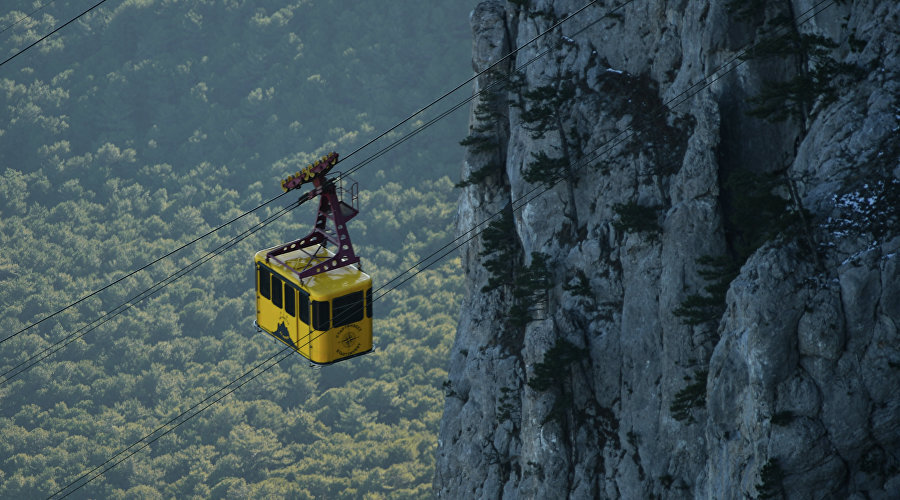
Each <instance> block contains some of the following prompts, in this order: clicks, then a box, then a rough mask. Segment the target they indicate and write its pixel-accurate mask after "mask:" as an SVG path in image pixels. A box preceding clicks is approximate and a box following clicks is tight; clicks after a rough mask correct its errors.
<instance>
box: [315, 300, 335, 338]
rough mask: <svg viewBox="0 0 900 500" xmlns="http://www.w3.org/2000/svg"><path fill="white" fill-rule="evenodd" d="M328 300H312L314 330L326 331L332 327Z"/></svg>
mask: <svg viewBox="0 0 900 500" xmlns="http://www.w3.org/2000/svg"><path fill="white" fill-rule="evenodd" d="M329 305H330V304H329V303H328V301H325V302H319V301H318V300H314V301H312V320H313V322H312V325H313V329H314V330H319V331H325V330H328V329H330V328H331V310H330V308H329V307H328V306H329Z"/></svg>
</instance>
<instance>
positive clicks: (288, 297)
mask: <svg viewBox="0 0 900 500" xmlns="http://www.w3.org/2000/svg"><path fill="white" fill-rule="evenodd" d="M284 312H286V313H288V314H290V315H291V316H295V315H296V311H294V289H293V288H291V287H290V286H289V285H288V284H287V283H285V284H284Z"/></svg>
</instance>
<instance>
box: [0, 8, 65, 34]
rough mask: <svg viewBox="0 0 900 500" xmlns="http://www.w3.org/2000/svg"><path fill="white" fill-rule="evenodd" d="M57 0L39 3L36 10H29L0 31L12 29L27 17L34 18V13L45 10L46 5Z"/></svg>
mask: <svg viewBox="0 0 900 500" xmlns="http://www.w3.org/2000/svg"><path fill="white" fill-rule="evenodd" d="M55 1H56V0H50V1H49V2H45V3H42V4H40V5H38V6H37V7H36V8H35V9H34V10H32V11H31V12H29V13H28V14H25V15H24V16H22V17H20V18H18V19H16V20H15V21H13V23H12V24H10V25H9V26H7V27H5V28H3V29H2V30H0V33H4V32H5V31H6V30H8V29H10V28H12V27H14V26H16V25H17V24H19V23H21V22H22V21H24V20H26V19H28V18H32V19H34V15H35V14H37V13H38V12H40V11H41V10H43V8H44V7H46V6H48V5H50V4H52V3H53V2H55Z"/></svg>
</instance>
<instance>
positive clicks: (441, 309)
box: [0, 0, 475, 498]
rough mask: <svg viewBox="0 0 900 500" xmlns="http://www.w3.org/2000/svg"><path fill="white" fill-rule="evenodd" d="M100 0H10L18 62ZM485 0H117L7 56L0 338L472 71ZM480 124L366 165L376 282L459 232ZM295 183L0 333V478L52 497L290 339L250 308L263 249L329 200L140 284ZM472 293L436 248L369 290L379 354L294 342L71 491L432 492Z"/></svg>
mask: <svg viewBox="0 0 900 500" xmlns="http://www.w3.org/2000/svg"><path fill="white" fill-rule="evenodd" d="M93 3H94V2H85V1H74V0H72V1H68V2H65V1H61V0H60V1H57V2H55V3H54V4H52V5H49V6H47V7H45V8H43V9H41V10H40V11H39V12H38V13H36V14H35V15H34V18H33V19H32V18H25V19H23V20H21V21H20V22H18V23H17V21H19V20H20V19H22V18H23V16H25V15H26V14H27V13H29V12H31V11H32V10H33V9H34V8H35V7H36V6H37V5H38V4H37V3H32V2H26V1H17V2H14V5H10V4H9V3H5V4H4V7H3V10H2V11H0V29H3V28H7V27H9V26H11V27H10V28H9V29H6V30H4V31H2V32H0V59H6V58H7V57H9V56H10V55H12V54H14V53H16V51H17V50H19V49H21V48H22V47H24V46H26V45H28V44H29V43H31V42H32V41H34V40H36V39H37V38H38V37H39V36H42V35H43V34H45V33H47V32H49V31H51V30H52V29H53V28H55V27H56V26H58V25H59V24H61V23H63V22H65V21H67V20H69V19H70V18H71V17H74V16H75V15H77V14H78V13H79V12H81V11H82V10H84V9H85V8H87V7H89V6H90V5H92V4H93ZM474 3H475V2H474V1H471V0H451V1H445V2H416V1H412V0H401V1H391V2H361V3H353V4H352V7H350V6H348V4H347V3H346V2H337V1H310V0H284V1H278V2H262V3H260V2H251V1H243V0H195V1H178V0H125V1H118V0H113V1H111V2H107V3H106V4H104V6H102V7H101V8H98V9H96V10H94V11H92V12H91V13H90V14H88V15H86V16H85V17H83V18H82V19H81V20H79V21H78V22H76V23H73V24H72V25H70V26H68V27H67V28H66V29H64V30H62V31H60V32H59V33H58V34H57V35H55V36H54V37H52V38H50V39H49V40H47V41H45V42H44V43H42V44H40V45H38V46H36V47H34V48H33V49H31V50H29V51H28V52H26V53H24V54H23V55H22V56H21V57H17V58H16V59H14V60H13V61H11V62H10V63H8V64H6V65H3V66H0V249H2V252H0V339H6V338H8V337H10V336H11V335H13V334H14V333H16V332H18V331H20V330H22V329H23V328H25V327H27V326H28V325H30V324H32V323H34V322H35V321H38V320H41V319H42V318H44V317H46V316H47V315H48V314H50V313H52V312H54V311H56V310H58V309H60V308H62V307H64V306H66V305H68V304H70V303H72V302H74V301H76V300H77V299H79V298H80V297H82V296H84V295H86V294H89V293H91V292H92V291H94V290H97V289H99V288H101V287H103V286H104V285H106V284H108V283H110V282H112V281H114V280H116V279H118V278H120V277H122V276H124V275H126V274H128V273H129V272H131V271H133V270H134V269H137V268H139V267H141V266H143V265H144V264H145V263H147V262H150V261H152V260H154V259H156V258H158V257H160V256H162V255H165V254H166V253H168V252H169V251H171V250H172V249H175V248H177V247H179V246H180V245H182V244H183V243H185V242H188V241H191V240H193V239H194V238H196V237H197V236H200V235H201V234H203V233H205V232H207V231H209V230H210V229H212V228H215V227H217V226H219V225H220V224H222V223H224V222H227V221H229V220H231V219H233V218H235V217H237V216H239V215H241V214H242V213H243V212H245V211H247V210H250V209H253V208H254V207H256V206H258V205H260V204H261V203H263V202H264V201H266V200H269V199H271V198H273V197H274V196H276V195H278V194H279V193H280V192H281V191H280V188H279V179H281V178H282V177H283V176H285V175H286V174H288V173H291V172H294V171H296V170H299V169H300V167H301V166H302V165H304V164H306V163H307V162H309V161H310V160H312V159H314V158H317V157H318V156H320V155H322V154H323V153H325V152H328V151H332V150H334V151H338V152H339V153H341V154H342V155H346V154H347V153H348V152H350V151H353V150H355V149H356V148H357V147H359V146H361V145H363V144H365V143H366V141H368V140H369V139H371V138H374V137H375V136H377V135H378V134H379V133H381V132H382V131H384V130H386V129H388V128H390V127H391V126H393V125H394V124H396V123H397V122H398V121H400V120H401V119H403V118H405V117H406V116H407V115H409V114H410V113H412V112H413V111H415V110H416V109H418V108H419V107H421V106H422V105H424V104H427V103H428V102H430V101H431V100H432V99H433V98H435V97H436V96H439V95H441V94H442V93H443V92H444V91H446V90H448V89H449V88H450V87H452V85H454V84H455V83H458V82H461V81H462V80H463V79H465V78H467V77H468V76H469V75H470V74H471V67H470V63H469V59H470V57H469V53H470V46H471V41H470V40H471V38H470V32H469V28H468V24H467V19H468V12H469V10H470V9H471V7H472V6H473V5H474ZM463 98H464V96H462V95H460V96H454V98H453V99H451V101H452V102H458V101H460V100H461V99H463ZM436 114H437V113H436V112H429V113H426V114H425V115H424V116H422V117H419V118H417V119H416V120H414V121H413V122H411V123H408V124H405V125H403V126H401V127H400V128H399V129H398V130H397V131H395V132H393V133H392V134H390V135H389V136H388V137H386V138H385V140H384V141H381V142H379V143H376V145H375V146H374V147H371V148H368V149H366V150H363V151H362V152H360V153H357V154H356V155H355V156H354V157H353V158H352V159H350V160H348V161H347V162H345V163H341V164H339V166H338V170H345V169H348V168H349V167H352V166H354V165H356V164H358V163H359V162H360V161H362V160H363V159H365V158H367V157H368V156H369V154H371V153H374V152H375V151H376V148H380V147H383V146H386V145H388V144H389V143H390V142H391V141H396V140H398V139H400V138H402V137H403V136H404V135H405V134H407V133H409V132H410V131H412V130H413V129H414V128H415V127H417V126H419V125H421V123H423V122H424V121H427V120H428V119H429V118H431V117H433V116H435V115H436ZM465 120H466V116H465V113H464V111H461V112H459V113H456V114H453V115H451V116H450V117H449V118H447V119H445V120H442V121H441V122H439V123H438V125H436V126H434V127H430V128H428V129H427V130H425V131H424V132H423V133H422V134H419V135H418V136H416V137H415V138H414V139H412V140H410V141H408V142H406V143H404V144H402V145H400V146H399V147H397V148H396V149H394V150H392V151H391V152H389V153H388V154H386V155H384V156H382V157H380V158H379V159H377V160H376V161H374V162H372V163H371V164H368V165H366V166H365V167H364V168H361V169H360V170H359V171H358V172H357V173H356V174H355V175H354V177H355V178H356V180H358V181H359V182H360V187H361V196H360V197H361V204H362V209H363V212H362V214H361V215H360V216H359V217H358V218H357V219H356V220H355V221H354V223H353V225H352V234H353V238H354V244H355V245H356V247H357V253H358V254H360V255H361V256H362V257H363V263H364V265H365V270H366V271H367V272H369V273H370V274H371V275H372V276H373V278H374V280H375V283H376V285H375V286H376V288H377V287H378V286H380V285H381V284H383V283H385V282H387V281H388V280H390V279H391V278H393V277H394V276H395V275H397V274H398V273H400V272H401V271H404V270H406V269H408V268H409V267H410V266H412V265H413V264H414V263H415V262H417V261H418V260H419V259H420V258H422V257H424V256H426V255H428V254H429V253H431V251H433V250H435V249H437V248H439V247H441V246H442V245H444V244H445V243H446V242H447V241H449V240H450V239H451V238H452V237H453V232H454V230H453V227H454V226H453V222H454V216H455V213H456V209H455V201H456V197H457V193H456V192H454V189H453V182H452V181H451V180H450V178H451V177H454V178H455V176H456V172H457V170H458V167H457V166H456V164H457V162H458V158H461V153H460V148H459V147H458V145H457V142H458V140H459V139H460V138H461V137H462V136H464V135H465ZM292 199H294V200H295V199H296V197H293V198H292V195H288V196H285V197H283V198H282V199H281V200H279V201H278V202H275V203H273V204H271V205H268V206H267V207H265V208H264V209H261V210H259V211H257V212H255V213H253V214H251V215H249V216H246V217H243V218H241V219H240V220H239V221H238V222H236V223H234V224H231V225H229V226H228V227H226V228H225V229H223V230H221V231H218V232H216V233H215V234H213V235H212V236H210V237H208V238H205V239H203V240H201V241H200V242H199V243H198V244H195V245H192V246H190V247H188V248H187V249H185V250H184V251H181V252H178V253H176V254H175V255H173V256H172V257H170V258H167V259H164V260H163V261H162V262H160V263H159V264H156V265H154V266H152V267H150V268H149V269H148V270H147V271H145V272H141V273H139V274H137V275H135V276H133V277H130V278H127V279H125V280H124V281H123V282H122V283H120V284H117V285H115V286H113V287H110V288H109V289H107V290H104V291H103V292H102V293H99V294H97V295H95V296H93V297H91V298H89V299H87V300H85V301H84V302H83V303H81V304H79V306H78V307H75V308H71V309H68V310H66V311H65V312H63V313H61V314H59V315H57V316H55V317H53V318H51V319H50V320H48V321H45V322H43V323H41V324H40V325H38V326H37V327H34V328H30V329H28V330H27V331H25V332H23V333H21V334H19V335H16V336H14V337H12V338H10V339H9V340H6V341H4V342H2V343H0V373H8V375H7V376H5V377H0V497H2V498H43V497H46V496H48V495H50V494H52V493H54V492H56V491H57V490H59V489H61V488H63V487H64V486H66V485H68V484H69V483H70V482H71V481H73V480H75V479H76V478H77V477H78V476H80V475H81V474H82V473H84V472H86V471H87V470H89V469H91V468H93V467H95V466H98V465H101V464H102V463H103V462H104V461H106V460H107V459H108V458H110V457H111V456H112V455H113V454H114V453H116V452H118V451H119V450H120V449H122V448H124V447H126V446H129V445H131V444H132V443H135V442H136V441H138V440H139V439H140V438H141V437H143V436H144V435H146V434H148V433H150V432H151V431H153V430H154V429H156V428H157V427H159V426H160V425H163V424H164V423H166V422H167V421H168V420H169V419H171V418H172V417H175V416H176V415H178V414H179V413H181V412H183V411H184V410H186V409H188V408H190V407H191V406H193V405H195V404H196V403H198V402H199V401H201V400H203V399H204V398H206V397H207V396H208V395H209V394H211V393H213V392H214V391H216V390H218V389H220V388H221V387H223V386H225V385H226V384H227V383H229V382H230V381H232V380H234V379H235V378H237V377H239V376H240V375H241V374H243V373H244V372H245V371H247V370H248V369H250V368H251V367H253V366H255V365H256V364H258V363H259V362H260V361H262V360H264V359H266V358H268V357H269V356H271V355H272V354H274V353H276V352H277V351H278V350H280V348H281V345H279V344H277V343H276V342H274V341H272V340H271V339H270V338H269V337H268V336H266V335H265V334H261V333H257V332H256V331H255V329H254V328H253V327H252V324H251V323H252V320H253V315H254V304H253V301H254V295H253V289H252V287H253V284H252V280H253V274H252V267H251V265H250V261H251V257H252V254H253V252H255V251H256V250H259V249H261V248H265V247H268V246H272V245H275V244H278V243H281V242H283V241H287V240H290V239H294V238H297V237H300V236H302V235H304V234H305V231H306V230H307V229H308V227H309V225H310V224H311V222H312V215H313V212H312V208H311V206H312V204H309V205H307V206H304V207H301V208H300V209H298V210H294V211H293V212H291V213H289V214H287V215H286V216H283V217H281V218H279V219H277V220H276V221H275V222H273V223H271V224H269V225H267V226H265V227H264V228H263V229H262V230H260V231H259V232H256V233H254V234H253V235H252V236H251V237H249V238H247V239H244V240H242V241H241V242H240V243H238V244H237V245H235V246H234V247H233V248H230V249H227V250H226V251H223V252H221V254H220V255H217V256H216V257H215V258H213V259H212V260H210V261H209V262H207V263H205V264H203V265H202V266H200V267H198V268H197V269H196V270H195V271H193V272H191V273H190V274H187V275H185V276H184V277H182V278H181V279H178V280H177V281H174V282H173V283H171V284H169V285H168V286H165V287H163V288H162V289H161V290H160V291H159V292H158V293H155V294H154V295H152V296H151V297H149V298H147V299H146V300H142V301H134V300H133V299H132V298H133V297H134V296H135V295H137V294H139V293H140V292H142V291H143V290H145V289H147V288H149V287H150V286H152V285H153V284H154V283H156V282H158V281H160V280H163V279H165V278H166V277H167V276H170V275H171V274H172V273H175V272H177V271H178V270H179V269H181V268H182V267H184V266H187V265H189V264H190V263H191V262H193V261H195V260H197V259H199V258H202V257H203V256H204V255H205V254H206V253H207V252H209V251H211V250H214V249H215V248H216V247H218V246H219V245H221V244H222V243H225V242H227V241H228V240H229V239H231V238H232V237H234V236H235V235H237V234H239V233H240V232H241V231H244V230H247V229H249V228H251V227H252V226H253V225H254V224H255V223H257V222H259V221H261V220H263V219H265V218H266V217H267V216H269V215H271V214H273V213H276V212H277V211H278V210H280V209H281V208H283V207H285V206H287V205H288V204H289V203H290V202H291V201H292ZM460 293H461V281H460V278H459V272H458V259H455V258H454V259H448V260H446V261H443V262H442V263H440V264H439V265H438V266H436V267H435V268H432V269H430V270H428V271H426V272H424V273H422V274H420V275H418V276H417V277H416V278H415V279H412V280H410V281H409V282H407V283H406V284H405V285H404V286H402V287H400V288H398V289H396V290H394V291H392V292H390V293H388V294H387V295H386V296H385V297H384V299H383V300H380V301H378V302H377V303H376V305H375V308H376V315H377V319H376V322H375V330H376V331H375V342H376V344H377V346H378V351H376V353H375V354H372V355H367V356H364V357H361V358H358V359H354V360H351V361H348V362H345V363H340V364H338V365H335V366H330V367H326V368H323V369H318V370H314V369H311V368H309V367H308V365H307V363H306V362H304V361H303V359H302V358H300V357H299V356H292V357H290V358H288V359H287V360H286V361H284V362H283V363H281V364H279V365H277V366H276V367H275V368H273V369H271V370H269V371H268V372H266V373H265V374H263V375H262V376H260V377H259V378H257V379H256V380H253V381H251V382H249V383H247V384H246V385H245V386H243V387H242V388H241V389H239V390H237V391H236V392H234V394H232V395H231V396H229V397H227V398H225V399H223V400H222V401H221V402H220V403H218V404H215V405H213V406H211V407H210V408H209V409H208V410H206V411H204V412H202V413H200V414H199V415H198V416H197V417H196V418H194V419H192V420H190V421H188V422H187V423H185V424H183V425H181V426H180V427H178V428H177V430H175V431H174V432H172V433H170V434H168V435H166V436H164V437H162V438H161V439H159V440H158V441H155V442H154V443H153V444H152V445H151V446H150V447H149V448H148V449H147V450H144V451H142V452H140V453H137V454H136V455H135V456H134V457H132V458H131V459H129V460H127V461H125V462H123V463H122V464H121V465H119V466H118V467H116V468H114V469H112V470H111V471H109V472H108V473H107V474H105V475H104V476H103V477H102V478H99V479H98V480H96V481H93V482H91V483H90V484H88V485H87V486H85V487H84V488H82V489H80V490H78V491H77V492H76V493H75V495H74V497H76V498H79V497H90V498H163V497H165V498H191V497H195V498H209V497H233V498H246V497H256V498H258V497H264V496H274V497H293V498H422V497H428V496H429V494H430V484H431V480H432V475H433V471H434V450H435V447H436V445H437V443H436V440H437V439H436V433H437V430H438V429H437V428H438V421H439V419H440V414H441V409H442V404H443V394H442V388H441V385H442V382H443V381H444V380H446V369H445V368H446V356H447V352H448V349H449V344H450V342H451V340H452V335H453V333H454V329H455V323H456V315H457V313H458V307H459V306H458V304H459V298H460ZM128 301H131V305H132V307H131V308H130V309H128V310H127V311H125V312H124V313H122V314H119V315H117V316H114V317H112V319H110V320H109V321H107V322H105V323H103V324H102V325H101V326H99V327H98V328H96V329H93V330H90V331H88V330H80V329H82V328H84V327H85V326H86V325H89V324H90V323H91V322H92V321H94V320H95V319H97V318H98V317H100V316H102V315H104V314H107V313H111V312H114V311H116V308H117V307H118V306H120V305H121V304H123V303H127V302H128ZM108 318H109V317H108ZM82 333H83V336H81V334H82ZM73 334H77V335H76V337H72V338H73V339H74V338H77V340H75V341H73V342H72V343H71V344H69V345H68V346H66V347H65V348H63V349H61V350H60V351H59V352H58V353H56V354H54V355H52V356H50V357H48V358H47V359H45V360H43V361H41V362H40V363H38V364H37V365H35V366H34V368H32V369H30V370H28V371H25V372H23V373H21V374H19V375H18V376H15V377H14V378H12V379H11V380H8V379H7V377H8V376H10V375H9V374H14V373H15V371H13V372H10V370H11V369H13V368H14V367H16V366H17V365H19V364H20V363H22V362H23V361H26V360H28V359H29V358H30V357H32V356H33V355H35V354H38V353H40V352H41V351H42V350H43V349H45V348H47V347H53V346H54V345H55V344H56V343H57V342H60V341H61V340H63V339H66V338H68V337H69V336H71V335H73ZM53 349H55V347H53Z"/></svg>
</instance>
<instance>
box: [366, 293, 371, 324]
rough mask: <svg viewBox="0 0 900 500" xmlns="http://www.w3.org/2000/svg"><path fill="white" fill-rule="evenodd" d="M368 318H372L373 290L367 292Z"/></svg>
mask: <svg viewBox="0 0 900 500" xmlns="http://www.w3.org/2000/svg"><path fill="white" fill-rule="evenodd" d="M366 317H367V318H371V317H372V289H371V288H369V289H368V290H366Z"/></svg>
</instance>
